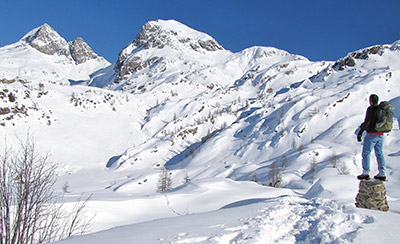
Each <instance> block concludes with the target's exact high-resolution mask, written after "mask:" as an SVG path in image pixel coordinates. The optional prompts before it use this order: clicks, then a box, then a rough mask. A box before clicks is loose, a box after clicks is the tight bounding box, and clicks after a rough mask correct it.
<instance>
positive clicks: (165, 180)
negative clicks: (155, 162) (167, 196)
mask: <svg viewBox="0 0 400 244" xmlns="http://www.w3.org/2000/svg"><path fill="white" fill-rule="evenodd" d="M171 174H172V173H171V172H169V171H168V170H167V169H166V168H165V167H163V168H162V171H161V173H160V178H159V179H158V182H157V191H158V192H160V193H164V192H167V191H169V190H171V185H172V179H171Z"/></svg>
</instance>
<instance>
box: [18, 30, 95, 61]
mask: <svg viewBox="0 0 400 244" xmlns="http://www.w3.org/2000/svg"><path fill="white" fill-rule="evenodd" d="M22 40H23V41H25V42H26V43H28V44H29V45H30V46H31V47H33V48H35V49H36V50H38V51H39V52H41V53H44V54H47V55H55V54H57V55H59V56H65V57H66V58H67V59H69V60H71V61H74V62H75V63H76V64H82V63H84V62H86V61H88V60H91V59H97V58H99V56H98V55H97V54H96V53H95V52H94V51H93V50H92V48H90V46H89V45H88V44H87V43H86V42H85V41H84V40H83V39H82V38H80V37H78V38H77V39H76V40H74V41H72V42H69V43H68V42H67V41H66V40H65V39H64V38H62V37H61V36H60V35H59V34H58V33H57V32H56V31H55V30H54V29H53V28H51V26H49V25H48V24H44V25H42V26H40V27H39V28H36V29H35V30H33V31H31V32H29V33H28V34H27V35H26V36H25V37H23V38H22Z"/></svg>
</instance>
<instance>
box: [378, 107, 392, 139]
mask: <svg viewBox="0 0 400 244" xmlns="http://www.w3.org/2000/svg"><path fill="white" fill-rule="evenodd" d="M376 117H377V118H378V120H377V122H376V125H375V130H376V131H378V132H383V133H387V132H390V131H391V130H392V128H393V105H392V104H390V103H389V102H387V101H384V102H381V103H380V104H379V106H378V108H377V110H376Z"/></svg>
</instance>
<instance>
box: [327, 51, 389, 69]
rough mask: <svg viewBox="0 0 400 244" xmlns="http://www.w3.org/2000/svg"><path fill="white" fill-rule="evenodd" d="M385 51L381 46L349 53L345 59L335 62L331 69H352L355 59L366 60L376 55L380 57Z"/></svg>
mask: <svg viewBox="0 0 400 244" xmlns="http://www.w3.org/2000/svg"><path fill="white" fill-rule="evenodd" d="M384 51H385V47H383V46H379V45H378V46H373V47H370V48H366V49H363V50H360V51H357V52H352V53H350V54H349V55H348V56H347V57H345V58H343V59H341V60H339V61H337V62H336V63H335V64H334V65H333V68H334V69H336V70H344V68H345V67H346V66H347V67H354V66H355V65H356V61H355V59H364V60H365V59H368V58H369V56H370V55H374V54H378V55H382V54H383V53H384Z"/></svg>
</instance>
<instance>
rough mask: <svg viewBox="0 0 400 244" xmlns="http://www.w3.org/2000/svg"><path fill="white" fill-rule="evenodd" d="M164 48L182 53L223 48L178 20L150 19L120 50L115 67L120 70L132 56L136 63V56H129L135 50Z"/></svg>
mask: <svg viewBox="0 0 400 244" xmlns="http://www.w3.org/2000/svg"><path fill="white" fill-rule="evenodd" d="M164 48H170V49H172V50H175V51H178V52H184V53H190V52H193V51H194V52H197V53H207V52H214V51H218V50H225V49H224V48H223V47H222V46H221V45H220V44H219V43H218V42H217V41H216V40H215V39H214V38H212V37H211V36H209V35H207V34H205V33H203V32H200V31H197V30H194V29H192V28H190V27H188V26H186V25H184V24H182V23H179V22H178V21H175V20H156V21H150V22H148V23H146V24H145V25H144V26H143V27H142V29H141V31H140V32H139V33H138V34H137V35H136V37H135V39H134V40H133V41H132V42H131V43H130V44H129V45H128V46H127V47H125V48H124V49H123V50H122V51H121V52H120V54H119V57H118V60H117V62H116V65H115V69H116V70H120V69H121V68H123V66H124V63H127V62H129V60H128V59H132V58H133V59H135V62H134V63H137V59H138V57H130V56H131V54H132V53H134V52H135V51H137V50H141V49H164ZM135 67H136V66H135Z"/></svg>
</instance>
